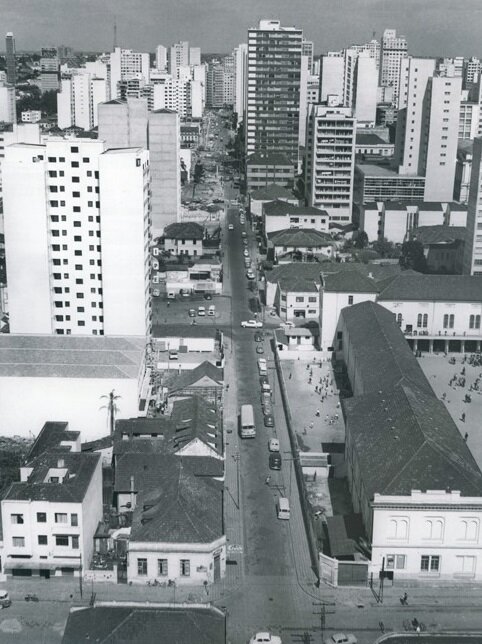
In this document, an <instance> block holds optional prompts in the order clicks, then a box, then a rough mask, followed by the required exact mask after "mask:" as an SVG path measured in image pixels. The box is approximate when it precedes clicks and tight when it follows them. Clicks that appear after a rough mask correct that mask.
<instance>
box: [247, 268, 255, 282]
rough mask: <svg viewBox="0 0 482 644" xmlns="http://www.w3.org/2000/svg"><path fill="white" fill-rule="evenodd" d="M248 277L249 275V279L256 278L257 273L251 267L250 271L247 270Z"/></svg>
mask: <svg viewBox="0 0 482 644" xmlns="http://www.w3.org/2000/svg"><path fill="white" fill-rule="evenodd" d="M246 277H247V278H248V279H249V280H254V279H255V277H256V275H255V274H254V273H253V271H252V270H251V269H250V270H249V271H246Z"/></svg>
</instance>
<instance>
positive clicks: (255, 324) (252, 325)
mask: <svg viewBox="0 0 482 644" xmlns="http://www.w3.org/2000/svg"><path fill="white" fill-rule="evenodd" d="M241 326H242V327H243V329H262V328H263V323H262V322H260V321H259V320H243V321H242V322H241Z"/></svg>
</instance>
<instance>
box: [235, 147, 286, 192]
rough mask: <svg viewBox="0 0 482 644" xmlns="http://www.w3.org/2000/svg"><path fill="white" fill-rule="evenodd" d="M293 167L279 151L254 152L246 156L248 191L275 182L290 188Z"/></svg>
mask: <svg viewBox="0 0 482 644" xmlns="http://www.w3.org/2000/svg"><path fill="white" fill-rule="evenodd" d="M294 180H295V168H294V165H293V163H291V161H290V160H289V159H288V157H287V156H286V155H285V154H282V153H280V152H254V153H253V154H250V155H248V156H247V157H246V184H247V189H248V193H249V192H252V191H253V190H259V189H261V188H266V187H267V186H269V185H272V184H276V185H278V186H282V187H284V188H292V187H293V183H294Z"/></svg>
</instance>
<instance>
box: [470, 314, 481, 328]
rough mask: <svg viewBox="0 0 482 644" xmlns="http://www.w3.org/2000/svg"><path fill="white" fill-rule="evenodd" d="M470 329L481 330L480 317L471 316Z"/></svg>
mask: <svg viewBox="0 0 482 644" xmlns="http://www.w3.org/2000/svg"><path fill="white" fill-rule="evenodd" d="M469 329H480V315H471V316H470V318H469Z"/></svg>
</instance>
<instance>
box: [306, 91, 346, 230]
mask: <svg viewBox="0 0 482 644" xmlns="http://www.w3.org/2000/svg"><path fill="white" fill-rule="evenodd" d="M308 110H309V112H308V121H307V132H306V166H305V185H306V196H307V199H308V204H309V205H310V206H316V207H318V208H323V209H324V210H326V211H327V212H328V214H329V215H330V221H337V222H341V223H349V222H350V221H351V209H352V200H353V174H354V168H355V137H356V120H355V118H354V116H353V112H352V110H351V109H350V108H349V107H340V106H337V105H336V104H335V105H333V106H331V105H329V104H328V105H310V106H309V108H308Z"/></svg>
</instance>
